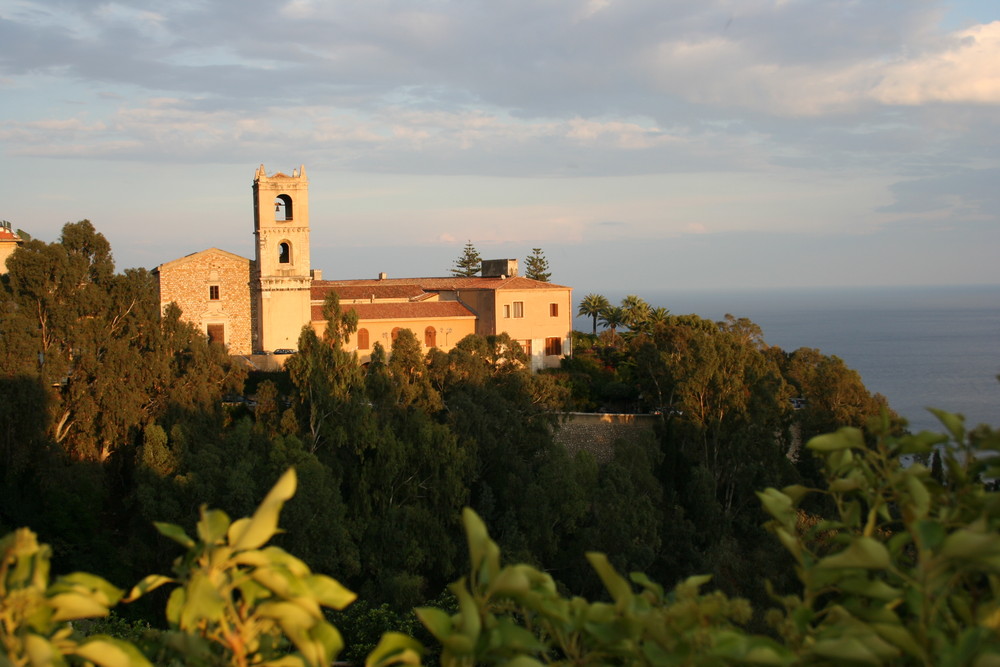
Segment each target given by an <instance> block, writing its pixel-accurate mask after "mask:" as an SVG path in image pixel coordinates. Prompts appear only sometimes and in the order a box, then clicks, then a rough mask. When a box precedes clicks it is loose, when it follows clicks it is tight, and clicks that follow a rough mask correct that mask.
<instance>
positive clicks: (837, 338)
mask: <svg viewBox="0 0 1000 667" xmlns="http://www.w3.org/2000/svg"><path fill="white" fill-rule="evenodd" d="M591 292H595V293H598V294H603V295H604V296H605V297H607V298H608V300H609V301H611V302H612V303H613V304H618V303H620V302H621V299H622V298H623V297H624V296H626V294H637V295H638V296H640V297H642V298H643V299H645V300H646V301H647V302H648V303H649V304H650V305H651V306H653V307H658V306H662V307H665V308H667V309H668V310H669V311H670V312H671V313H673V314H675V315H684V314H691V313H694V314H697V315H699V316H701V317H704V318H707V319H711V320H716V321H718V320H721V319H723V318H724V317H725V315H726V314H727V313H728V314H732V315H734V316H736V317H746V318H749V319H750V320H752V321H754V322H755V323H756V324H758V325H759V326H760V327H761V329H762V330H763V332H764V340H765V341H766V342H767V343H768V344H769V345H777V346H778V347H780V348H782V349H783V350H785V351H787V352H792V351H794V350H797V349H799V348H801V347H811V348H816V349H819V350H820V351H821V352H822V353H823V354H828V355H835V356H837V357H840V358H841V359H843V360H844V362H845V363H846V364H847V366H848V367H850V368H852V369H854V370H856V371H858V373H860V375H861V378H862V380H863V381H864V383H865V386H866V387H867V388H868V390H869V391H871V392H873V393H879V394H882V395H883V396H885V397H886V398H887V399H888V401H889V405H890V406H891V407H892V409H894V410H895V411H896V412H898V413H899V414H900V415H901V416H903V417H905V418H906V419H907V420H908V421H909V423H910V428H911V430H913V431H920V430H925V429H930V430H940V429H941V426H940V424H939V423H938V421H937V419H936V418H935V417H934V416H933V415H932V414H931V413H929V412H928V411H927V408H929V407H934V408H940V409H943V410H947V411H949V412H957V413H961V414H963V415H965V417H966V424H967V425H968V426H975V425H977V424H980V423H985V424H989V425H991V426H994V427H997V426H1000V381H998V380H997V375H998V374H1000V285H960V286H923V287H840V288H798V287H787V288H773V289H750V288H746V289H732V290H677V289H658V290H650V289H647V290H645V291H644V292H642V291H628V292H626V291H622V290H614V291H605V292H601V291H599V290H585V289H574V291H573V298H574V301H575V304H574V308H576V307H577V306H578V305H579V302H580V300H581V299H582V298H583V297H584V296H586V295H587V294H589V293H591ZM573 325H574V328H576V329H577V330H579V331H591V328H592V320H591V319H590V318H587V317H576V318H575V319H574V322H573Z"/></svg>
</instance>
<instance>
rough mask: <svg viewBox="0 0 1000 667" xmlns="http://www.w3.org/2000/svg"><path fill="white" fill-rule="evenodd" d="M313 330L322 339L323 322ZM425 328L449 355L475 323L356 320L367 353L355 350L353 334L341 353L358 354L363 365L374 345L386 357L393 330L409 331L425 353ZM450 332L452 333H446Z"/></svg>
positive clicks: (464, 319)
mask: <svg viewBox="0 0 1000 667" xmlns="http://www.w3.org/2000/svg"><path fill="white" fill-rule="evenodd" d="M312 326H313V329H314V330H315V331H316V334H317V335H318V336H322V335H323V330H324V328H325V327H326V322H313V323H312ZM428 326H432V327H434V328H435V329H436V330H437V345H436V346H435V347H436V348H437V349H439V350H441V351H442V352H448V351H450V350H451V349H452V348H454V347H455V344H456V343H458V341H460V340H462V339H463V338H465V337H466V336H468V335H469V334H474V333H476V321H475V319H474V318H472V317H442V318H434V319H416V318H399V319H384V320H359V321H358V329H367V330H368V349H367V350H359V349H358V336H357V334H356V333H355V334H352V335H351V339H350V341H348V343H347V344H346V345H344V349H345V350H347V351H348V352H357V353H358V360H359V361H360V362H361V363H366V362H368V361H369V360H370V359H371V348H372V347H374V346H375V343H381V344H382V347H384V348H385V351H386V353H389V352H390V351H391V350H392V330H393V329H395V328H396V327H399V328H400V329H409V330H410V331H412V332H413V333H414V335H415V336H416V337H417V341H418V342H419V343H420V348H421V349H422V350H423V351H424V352H427V351H428V349H429V348H428V347H427V346H425V345H424V331H425V329H426V328H427V327H428ZM449 329H450V330H451V331H448V330H449Z"/></svg>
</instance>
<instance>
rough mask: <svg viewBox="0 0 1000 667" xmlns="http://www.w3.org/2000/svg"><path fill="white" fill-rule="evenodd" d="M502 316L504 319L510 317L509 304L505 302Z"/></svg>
mask: <svg viewBox="0 0 1000 667" xmlns="http://www.w3.org/2000/svg"><path fill="white" fill-rule="evenodd" d="M503 316H504V318H505V319H510V304H509V303H505V304H504V305H503Z"/></svg>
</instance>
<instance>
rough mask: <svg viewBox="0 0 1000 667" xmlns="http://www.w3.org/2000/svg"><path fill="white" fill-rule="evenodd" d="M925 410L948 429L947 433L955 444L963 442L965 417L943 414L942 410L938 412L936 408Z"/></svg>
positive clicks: (948, 413)
mask: <svg viewBox="0 0 1000 667" xmlns="http://www.w3.org/2000/svg"><path fill="white" fill-rule="evenodd" d="M927 410H928V411H929V412H930V413H931V414H933V415H934V416H935V417H937V418H938V421H939V422H941V424H942V425H943V426H944V427H945V428H946V429H948V433H949V434H951V437H952V438H953V439H954V440H955V442H962V441H963V440H965V417H963V416H962V415H957V414H954V413H951V412H945V411H944V410H938V409H937V408H928V409H927Z"/></svg>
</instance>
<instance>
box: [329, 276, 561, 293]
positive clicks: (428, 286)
mask: <svg viewBox="0 0 1000 667" xmlns="http://www.w3.org/2000/svg"><path fill="white" fill-rule="evenodd" d="M323 283H324V284H327V285H330V286H336V287H340V286H344V287H348V286H350V287H369V286H374V285H386V286H388V285H417V286H418V287H420V288H421V289H423V290H424V291H427V292H437V291H442V290H447V291H451V290H474V289H489V290H498V289H518V290H523V289H569V287H567V286H566V285H556V284H555V283H545V282H542V281H540V280H531V279H530V278H524V277H521V276H517V277H515V278H457V277H452V278H384V279H382V280H378V279H376V278H372V279H368V280H324V281H323Z"/></svg>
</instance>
